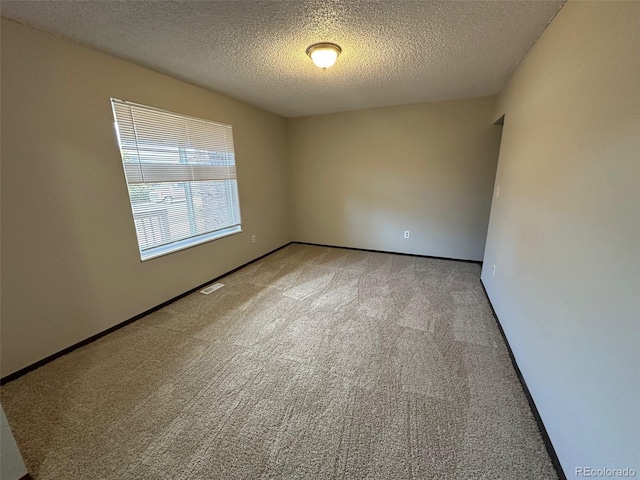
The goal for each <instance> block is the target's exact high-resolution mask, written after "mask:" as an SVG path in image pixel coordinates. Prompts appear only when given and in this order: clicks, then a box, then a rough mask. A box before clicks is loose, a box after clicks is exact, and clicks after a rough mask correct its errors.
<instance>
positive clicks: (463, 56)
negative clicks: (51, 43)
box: [0, 0, 564, 117]
mask: <svg viewBox="0 0 640 480" xmlns="http://www.w3.org/2000/svg"><path fill="white" fill-rule="evenodd" d="M563 2H564V0H550V1H543V0H536V1H481V0H473V1H454V0H448V1H426V0H424V1H420V0H385V1H374V0H350V1H347V0H343V1H339V0H300V1H293V0H291V1H285V0H281V1H278V0H268V1H265V0H263V1H250V0H236V1H216V0H212V1H190V0H183V1H166V0H163V1H126V0H125V1H90V2H88V1H10V0H9V1H7V0H3V1H2V2H1V3H0V12H1V13H2V16H4V17H8V18H11V19H14V20H17V21H20V22H22V23H26V24H28V25H32V26H34V27H36V28H39V29H42V30H45V31H49V32H52V33H55V34H58V35H60V36H63V37H65V38H68V39H70V40H73V41H75V42H78V43H80V44H83V45H87V46H90V47H93V48H96V49H98V50H102V51H105V52H108V53H111V54H113V55H116V56H118V57H122V58H126V59H129V60H132V61H134V62H136V63H139V64H142V65H145V66H147V67H150V68H152V69H154V70H157V71H160V72H164V73H167V74H169V75H171V76H174V77H177V78H181V79H184V80H186V81H189V82H191V83H194V84H196V85H200V86H203V87H205V88H209V89H211V90H214V91H216V92H220V93H224V94H226V95H229V96H231V97H234V98H237V99H240V100H243V101H245V102H247V103H250V104H253V105H257V106H259V107H262V108H264V109H266V110H269V111H271V112H274V113H278V114H280V115H283V116H286V117H295V116H301V115H312V114H318V113H327V112H336V111H344V110H355V109H361V108H369V107H379V106H390V105H401V104H410V103H418V102H425V101H439V100H448V99H455V98H469V97H478V96H484V95H493V94H496V93H498V92H499V91H500V89H501V88H502V86H503V85H504V83H505V82H506V80H507V79H508V78H509V76H510V74H511V72H513V70H514V69H515V67H516V66H517V64H518V62H519V61H520V59H521V58H522V57H523V56H524V55H525V54H526V53H527V52H528V51H529V49H530V48H531V46H532V45H533V44H534V42H535V41H536V40H537V38H538V36H539V35H540V33H541V32H542V31H543V30H544V28H545V27H546V25H547V24H548V22H549V21H550V20H551V19H552V18H553V16H554V15H555V13H556V12H557V11H558V9H559V8H560V7H561V6H562V4H563ZM319 41H331V42H335V43H337V44H339V45H340V46H341V47H342V55H340V58H338V61H337V63H336V65H335V66H334V67H332V68H330V69H328V70H326V71H322V70H321V69H319V68H317V67H316V66H315V65H313V63H312V62H311V60H310V59H309V57H307V56H306V54H305V50H306V48H307V46H309V45H310V44H312V43H315V42H319Z"/></svg>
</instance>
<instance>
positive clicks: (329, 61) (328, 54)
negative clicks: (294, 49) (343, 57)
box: [307, 42, 342, 70]
mask: <svg viewBox="0 0 640 480" xmlns="http://www.w3.org/2000/svg"><path fill="white" fill-rule="evenodd" d="M341 52H342V49H341V48H340V46H339V45H336V44H335V43H330V42H320V43H314V44H313V45H309V47H308V48H307V55H309V56H310V57H311V60H313V63H315V64H316V65H317V66H318V67H320V68H321V69H323V70H326V69H327V68H329V67H331V66H332V65H333V64H334V63H336V60H337V59H338V55H340V53H341Z"/></svg>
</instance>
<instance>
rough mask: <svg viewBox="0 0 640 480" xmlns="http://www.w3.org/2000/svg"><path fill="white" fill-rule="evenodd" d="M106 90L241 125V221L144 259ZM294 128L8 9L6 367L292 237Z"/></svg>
mask: <svg viewBox="0 0 640 480" xmlns="http://www.w3.org/2000/svg"><path fill="white" fill-rule="evenodd" d="M110 97H116V98H121V99H124V100H130V101H134V102H138V103H142V104H145V105H152V106H154V107H159V108H163V109H167V110H170V111H174V112H179V113H184V114H187V115H193V116H196V117H201V118H206V119H211V120H215V121H220V122H223V123H229V124H232V125H233V127H234V137H235V142H236V155H237V164H238V167H237V168H238V179H239V180H238V181H239V191H240V205H241V209H242V219H243V229H244V232H243V233H241V234H238V235H233V236H230V237H227V238H223V239H220V240H217V241H214V242H211V243H207V244H204V245H200V246H197V247H194V248H191V249H188V250H184V251H181V252H177V253H174V254H171V255H168V256H164V257H160V258H157V259H154V260H150V261H147V262H144V263H142V262H140V257H139V253H138V247H137V242H136V236H135V230H134V226H133V221H132V216H131V211H130V206H129V199H128V194H127V188H126V185H125V180H124V175H123V171H122V164H121V161H120V157H119V152H118V147H117V144H116V138H115V135H114V128H113V117H112V114H111V106H110V103H109V98H110ZM285 139H286V123H285V120H284V119H282V118H280V117H277V116H275V115H272V114H269V113H266V112H264V111H261V110H259V109H257V108H254V107H251V106H248V105H245V104H243V103H240V102H237V101H234V100H231V99H229V98H226V97H224V96H221V95H216V94H214V93H211V92H209V91H206V90H203V89H200V88H197V87H194V86H192V85H189V84H187V83H184V82H181V81H178V80H175V79H173V78H170V77H167V76H165V75H161V74H159V73H156V72H153V71H151V70H148V69H145V68H142V67H139V66H136V65H134V64H132V63H129V62H126V61H124V60H120V59H117V58H114V57H111V56H109V55H105V54H102V53H99V52H96V51H94V50H90V49H88V48H84V47H81V46H78V45H75V44H72V43H69V42H67V41H64V40H61V39H59V38H56V37H53V36H51V35H48V34H45V33H42V32H38V31H36V30H33V29H30V28H27V27H24V26H21V25H19V24H17V23H15V22H12V21H8V20H5V19H2V344H1V349H2V372H1V374H2V375H3V376H4V375H7V374H9V373H12V372H14V371H16V370H18V369H20V368H22V367H25V366H27V365H30V364H32V363H34V362H36V361H38V360H40V359H42V358H44V357H46V356H47V355H50V354H53V353H55V352H57V351H59V350H61V349H63V348H65V347H68V346H70V345H72V344H74V343H76V342H78V341H81V340H83V339H85V338H87V337H89V336H91V335H93V334H95V333H98V332H100V331H102V330H105V329H107V328H109V327H111V326H113V325H116V324H118V323H120V322H122V321H124V320H126V319H128V318H130V317H132V316H134V315H136V314H138V313H141V312H143V311H145V310H147V309H149V308H151V307H154V306H156V305H158V304H160V303H162V302H164V301H166V300H167V299H170V298H172V297H174V296H176V295H178V294H180V293H183V292H185V291H187V290H189V289H191V288H193V287H195V286H197V285H199V284H201V283H203V282H206V281H208V280H210V279H212V278H213V277H216V276H217V275H220V274H222V273H224V272H227V271H229V270H231V269H233V268H235V267H237V266H239V265H241V264H243V263H245V262H248V261H250V260H252V259H254V258H256V257H258V256H260V255H261V254H264V253H266V252H268V251H270V250H272V249H275V248H277V247H279V246H281V245H283V244H285V243H287V242H288V241H289V233H290V230H289V224H288V217H289V215H288V198H287V190H288V185H287V181H286V179H287V171H286V168H287V167H286V159H285V153H286V152H285V149H286V141H285ZM251 235H256V236H257V239H258V241H257V243H256V244H252V243H251Z"/></svg>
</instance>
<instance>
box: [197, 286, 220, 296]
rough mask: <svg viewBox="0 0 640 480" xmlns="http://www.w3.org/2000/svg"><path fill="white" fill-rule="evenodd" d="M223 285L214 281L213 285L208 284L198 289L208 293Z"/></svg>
mask: <svg viewBox="0 0 640 480" xmlns="http://www.w3.org/2000/svg"><path fill="white" fill-rule="evenodd" d="M222 287H224V284H223V283H214V284H213V285H209V286H208V287H207V288H203V289H202V290H200V293H204V294H205V295H209V294H210V293H213V292H215V291H216V290H218V289H219V288H222Z"/></svg>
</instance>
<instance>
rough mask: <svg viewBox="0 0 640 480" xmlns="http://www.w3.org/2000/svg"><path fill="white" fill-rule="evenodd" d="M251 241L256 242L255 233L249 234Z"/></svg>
mask: <svg viewBox="0 0 640 480" xmlns="http://www.w3.org/2000/svg"><path fill="white" fill-rule="evenodd" d="M251 243H256V236H255V235H251Z"/></svg>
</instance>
